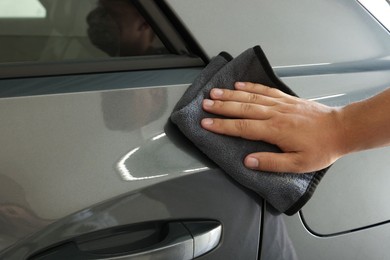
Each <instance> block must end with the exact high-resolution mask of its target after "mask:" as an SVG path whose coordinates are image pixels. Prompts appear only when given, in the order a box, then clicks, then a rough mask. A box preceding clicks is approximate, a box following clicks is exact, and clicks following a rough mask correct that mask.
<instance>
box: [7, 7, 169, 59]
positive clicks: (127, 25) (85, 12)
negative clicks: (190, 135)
mask: <svg viewBox="0 0 390 260" xmlns="http://www.w3.org/2000/svg"><path fill="white" fill-rule="evenodd" d="M0 9H1V11H0V46H1V48H0V63H8V62H23V61H61V60H74V59H80V60H90V59H96V58H104V57H110V56H115V57H119V56H138V55H154V54H162V53H166V52H167V50H166V48H165V47H164V45H163V44H162V43H161V41H160V40H159V39H158V37H157V36H156V35H155V33H154V31H153V30H152V28H151V27H150V25H149V24H148V23H147V22H146V20H145V19H144V17H143V16H142V15H141V14H140V12H139V11H138V10H137V8H136V7H135V6H134V5H133V4H132V1H130V0H83V1H80V0H66V1H64V0H18V1H14V0H1V2H0Z"/></svg>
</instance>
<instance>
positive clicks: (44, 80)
mask: <svg viewBox="0 0 390 260" xmlns="http://www.w3.org/2000/svg"><path fill="white" fill-rule="evenodd" d="M373 2H375V3H376V4H373ZM388 17H390V5H389V2H388V1H386V0H377V1H373V0H371V1H365V0H359V1H355V0H301V1H283V0H273V1H265V0H263V1H259V0H257V1H255V0H245V1H233V0H212V1H210V0H207V1H206V0H198V1H191V0H165V1H162V0H161V1H152V0H138V1H130V0H82V1H81V0H23V1H22V0H19V1H13V0H0V122H1V124H0V145H1V146H0V147H1V155H0V259H7V260H8V259H194V258H198V259H217V260H219V259H221V260H222V259H234V260H236V259H243V260H249V259H253V260H255V259H256V260H259V259H271V260H274V259H354V260H356V259H357V260H359V259H361V260H363V259H389V258H390V251H389V249H388V248H387V242H388V241H390V224H389V222H390V207H389V203H388V201H389V198H390V192H389V184H390V165H389V163H388V161H387V160H388V159H389V156H390V149H389V148H381V149H377V150H372V151H366V152H361V153H357V154H354V155H349V156H347V157H345V158H342V159H340V160H339V161H337V162H336V163H335V164H334V165H333V166H332V167H331V168H330V170H329V171H328V172H327V174H326V175H325V177H324V178H323V180H322V181H321V182H320V184H319V186H318V188H317V190H316V192H315V193H314V195H313V197H312V199H311V200H310V201H309V202H308V203H307V205H305V206H304V207H303V209H302V210H301V211H300V212H299V213H297V214H295V215H293V216H285V215H282V214H279V213H277V212H276V211H275V210H273V209H272V208H271V207H270V206H269V205H268V204H267V202H266V201H265V200H264V199H262V198H261V197H259V196H258V195H256V194H255V193H254V192H252V191H250V190H248V189H246V188H244V187H242V186H241V185H240V184H238V183H236V182H235V181H233V180H232V179H231V178H230V177H229V176H227V175H226V174H225V173H224V172H223V171H222V170H221V169H219V167H217V166H216V165H215V164H214V163H213V162H212V161H210V160H209V159H208V158H207V157H206V156H205V155H203V154H202V153H201V152H200V151H198V150H197V149H196V148H195V146H194V145H193V144H192V143H191V142H190V141H188V140H187V139H186V138H185V137H183V136H182V135H181V133H180V132H179V131H178V130H177V129H176V128H175V127H173V126H172V125H171V124H170V123H169V116H170V114H171V112H172V109H173V107H174V106H175V104H176V103H177V101H178V100H179V99H180V97H181V96H182V95H183V93H184V91H185V90H186V89H187V88H188V87H189V86H190V84H191V82H192V81H193V80H194V79H195V78H196V76H197V75H199V73H200V72H201V70H202V69H203V68H204V67H205V65H206V64H207V63H208V62H209V61H210V59H211V58H212V57H214V56H216V55H217V54H218V53H219V52H221V51H227V52H229V53H230V54H232V55H233V56H237V55H238V54H239V53H241V52H242V51H244V50H245V49H247V48H250V47H253V46H254V45H261V46H262V48H263V50H264V51H265V53H266V54H267V57H268V58H269V60H270V62H271V64H272V66H273V68H274V70H275V72H276V74H277V75H278V76H280V77H281V78H282V80H283V81H284V82H285V83H286V84H287V85H289V86H290V87H291V88H292V89H293V90H294V91H295V92H296V93H297V94H298V95H299V96H301V97H303V98H307V99H312V100H317V101H318V102H322V103H324V104H327V105H332V106H342V105H345V104H348V103H350V102H353V101H357V100H361V99H363V98H367V97H369V96H371V95H374V94H375V93H378V92H380V91H381V90H383V89H385V88H386V87H388V86H389V85H390V33H389V30H390V25H389V20H388Z"/></svg>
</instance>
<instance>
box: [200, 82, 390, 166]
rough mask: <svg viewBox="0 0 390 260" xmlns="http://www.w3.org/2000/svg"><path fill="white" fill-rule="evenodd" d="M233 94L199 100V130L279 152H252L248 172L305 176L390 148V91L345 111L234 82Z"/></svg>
mask: <svg viewBox="0 0 390 260" xmlns="http://www.w3.org/2000/svg"><path fill="white" fill-rule="evenodd" d="M235 89H236V90H227V89H218V88H214V89H212V90H211V92H210V97H211V99H205V100H204V101H203V109H204V110H206V111H207V112H210V113H213V114H217V115H221V116H224V117H227V118H228V119H221V118H205V119H203V120H202V121H201V125H202V127H203V128H205V129H207V130H209V131H212V132H214V133H218V134H224V135H230V136H236V137H241V138H245V139H250V140H261V141H265V142H269V143H272V144H275V145H277V146H278V147H279V148H280V149H281V150H282V151H283V152H282V153H265V152H260V153H253V154H249V155H247V157H246V158H245V159H244V164H245V166H246V167H248V168H251V169H254V170H262V171H271V172H292V173H305V172H312V171H316V170H320V169H323V168H325V167H327V166H329V165H330V164H332V163H334V162H335V161H336V160H337V159H339V158H340V157H342V156H344V155H346V154H349V153H352V152H357V151H361V150H366V149H371V148H375V147H381V146H387V145H390V113H389V111H390V88H388V89H387V90H385V91H384V92H382V93H380V94H378V95H376V96H374V97H372V98H370V99H367V100H363V101H360V102H356V103H352V104H349V105H347V106H345V107H329V106H326V105H323V104H320V103H317V102H314V101H310V100H305V99H301V98H297V97H294V96H290V95H288V94H285V93H283V92H281V91H279V90H277V89H274V88H269V87H267V86H264V85H261V84H254V83H250V82H237V83H236V84H235Z"/></svg>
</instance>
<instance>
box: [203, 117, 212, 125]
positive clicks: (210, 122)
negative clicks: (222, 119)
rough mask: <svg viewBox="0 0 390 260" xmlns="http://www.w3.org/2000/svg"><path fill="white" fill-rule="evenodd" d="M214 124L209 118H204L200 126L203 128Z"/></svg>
mask: <svg viewBox="0 0 390 260" xmlns="http://www.w3.org/2000/svg"><path fill="white" fill-rule="evenodd" d="M213 123H214V120H213V119H211V118H205V119H203V120H202V125H204V126H210V125H212V124H213Z"/></svg>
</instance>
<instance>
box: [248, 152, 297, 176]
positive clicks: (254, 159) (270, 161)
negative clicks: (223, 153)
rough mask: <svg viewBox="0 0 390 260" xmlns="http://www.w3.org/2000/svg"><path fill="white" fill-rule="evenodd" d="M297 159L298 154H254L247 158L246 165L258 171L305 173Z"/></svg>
mask: <svg viewBox="0 0 390 260" xmlns="http://www.w3.org/2000/svg"><path fill="white" fill-rule="evenodd" d="M297 157H298V154H296V153H268V152H261V153H252V154H249V155H247V156H246V158H245V160H244V165H245V166H246V167H248V168H250V169H253V170H258V171H269V172H293V173H303V172H304V171H302V170H300V168H301V167H299V165H297V161H299V160H297V159H298V158H297Z"/></svg>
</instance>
